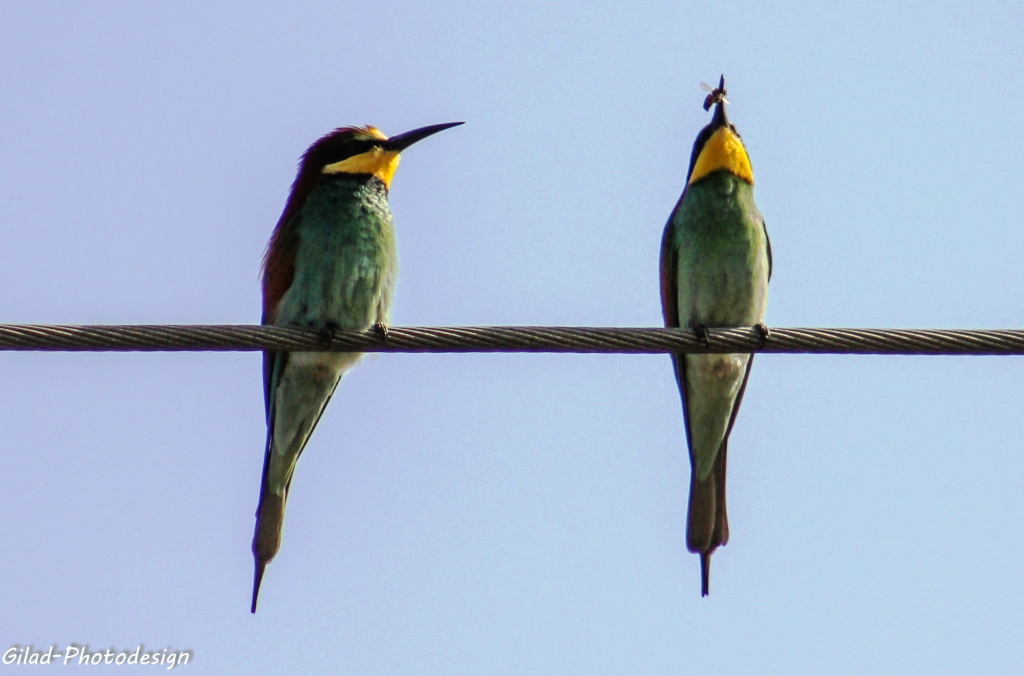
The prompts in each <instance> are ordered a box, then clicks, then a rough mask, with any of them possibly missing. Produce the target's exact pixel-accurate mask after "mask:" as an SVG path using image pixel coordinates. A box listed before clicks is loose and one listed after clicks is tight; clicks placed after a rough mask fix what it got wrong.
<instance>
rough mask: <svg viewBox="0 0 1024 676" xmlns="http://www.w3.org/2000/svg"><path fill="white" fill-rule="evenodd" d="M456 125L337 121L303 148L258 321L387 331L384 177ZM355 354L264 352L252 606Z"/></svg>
mask: <svg viewBox="0 0 1024 676" xmlns="http://www.w3.org/2000/svg"><path fill="white" fill-rule="evenodd" d="M460 124H462V122H450V123H446V124H437V125H432V126H428V127H421V128H419V129H414V130H412V131H409V132H406V133H404V134H399V135H398V136H392V137H390V138H389V137H388V136H386V135H385V134H384V133H383V132H381V131H380V130H379V129H377V128H376V127H373V126H366V127H341V128H339V129H335V130H334V131H332V132H330V133H328V134H327V135H325V136H323V137H322V138H320V139H319V140H317V141H316V142H314V143H313V144H312V145H311V146H310V147H309V149H308V150H306V152H305V153H304V154H303V155H302V158H301V160H300V161H299V169H298V173H297V175H296V177H295V182H294V183H293V184H292V187H291V193H290V194H289V196H288V201H287V202H286V203H285V207H284V211H283V212H282V214H281V217H280V219H278V221H277V226H276V227H275V228H274V231H273V233H272V234H271V236H270V241H269V242H268V244H267V249H266V253H265V254H264V256H263V266H262V273H263V276H262V287H263V317H262V323H263V324H265V325H272V326H291V327H306V328H312V329H314V330H316V331H317V332H318V333H319V334H320V335H321V337H322V339H324V341H325V342H326V343H329V342H330V339H331V337H332V336H333V335H334V333H335V332H336V331H338V330H342V329H367V328H370V327H376V328H377V329H378V331H380V332H381V333H382V334H383V335H382V337H384V338H385V339H386V336H387V334H386V331H387V323H388V319H389V315H390V311H391V302H392V298H393V296H394V288H395V281H396V278H397V273H398V259H397V256H396V251H395V233H394V225H393V222H392V218H391V211H390V209H389V208H388V191H389V189H390V187H391V179H392V178H393V177H394V174H395V170H396V169H397V168H398V162H399V156H400V153H401V152H402V151H403V150H405V149H406V148H408V147H409V146H411V145H412V144H414V143H416V142H418V141H421V140H423V139H425V138H427V137H428V136H431V135H433V134H436V133H437V132H440V131H443V130H445V129H449V128H451V127H455V126H458V125H460ZM361 357H362V354H361V353H358V352H284V351H273V350H268V351H265V352H264V353H263V402H264V408H265V412H266V419H267V438H266V447H265V451H264V459H263V478H262V481H261V484H260V497H259V504H258V506H257V508H256V529H255V533H254V535H253V540H252V553H253V557H254V558H255V564H256V571H255V578H254V580H253V589H252V607H251V609H250V610H251V612H253V613H255V612H256V601H257V599H258V597H259V591H260V583H261V582H262V580H263V573H264V571H265V569H266V566H267V564H268V563H269V562H270V561H271V560H272V559H273V558H274V556H275V555H276V554H277V552H278V549H279V548H280V546H281V526H282V523H283V521H284V510H285V502H286V501H287V499H288V490H289V488H290V486H291V481H292V474H293V472H294V471H295V464H296V461H297V460H298V458H299V455H300V454H301V453H302V449H303V448H304V447H305V446H306V442H308V441H309V438H310V435H312V433H313V429H314V428H315V427H316V424H317V422H318V421H319V420H320V417H321V416H322V415H323V412H324V410H325V409H326V407H327V403H328V402H329V401H330V399H331V395H333V394H334V390H335V388H336V387H337V385H338V382H339V381H340V380H341V377H342V376H343V375H344V374H345V373H346V372H347V371H348V370H350V369H351V368H352V367H354V366H355V365H356V364H357V363H358V362H359V360H360V358H361Z"/></svg>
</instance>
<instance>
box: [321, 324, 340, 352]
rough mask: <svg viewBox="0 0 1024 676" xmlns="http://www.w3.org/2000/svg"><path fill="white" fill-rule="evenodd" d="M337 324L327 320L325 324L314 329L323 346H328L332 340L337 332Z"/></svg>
mask: <svg viewBox="0 0 1024 676" xmlns="http://www.w3.org/2000/svg"><path fill="white" fill-rule="evenodd" d="M338 328H339V327H338V325H337V324H335V323H334V322H328V323H327V325H326V326H321V327H320V328H318V329H317V330H316V333H317V337H319V338H320V342H321V343H322V344H323V346H324V347H330V346H331V343H332V342H333V341H334V336H335V334H337V332H338Z"/></svg>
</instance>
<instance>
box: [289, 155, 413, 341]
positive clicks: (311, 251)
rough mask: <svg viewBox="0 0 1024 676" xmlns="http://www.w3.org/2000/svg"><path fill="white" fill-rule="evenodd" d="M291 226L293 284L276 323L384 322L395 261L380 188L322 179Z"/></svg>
mask: <svg viewBox="0 0 1024 676" xmlns="http://www.w3.org/2000/svg"><path fill="white" fill-rule="evenodd" d="M295 218H296V219H297V220H296V222H295V232H296V234H297V235H298V249H297V251H296V257H295V277H294V279H293V281H292V285H291V287H290V288H289V289H288V291H287V293H286V294H285V296H284V298H283V299H282V305H281V310H280V312H279V315H278V322H277V323H299V324H308V325H311V326H322V325H324V324H325V323H333V324H336V325H337V326H338V327H341V328H363V327H367V326H370V325H372V324H373V323H374V322H377V321H383V322H386V321H387V319H388V317H387V315H388V313H389V311H390V307H391V297H392V294H393V291H394V284H395V277H396V275H397V255H396V250H395V233H394V226H393V224H392V220H391V211H390V209H388V201H387V190H386V189H385V187H384V184H383V183H381V182H380V180H379V179H376V178H370V177H361V176H344V175H341V176H327V177H324V179H323V180H322V181H321V183H320V184H319V185H317V187H315V188H314V189H313V190H312V191H311V192H310V194H309V196H308V197H307V198H306V202H305V204H304V206H303V208H302V209H301V211H299V213H298V214H296V217H295Z"/></svg>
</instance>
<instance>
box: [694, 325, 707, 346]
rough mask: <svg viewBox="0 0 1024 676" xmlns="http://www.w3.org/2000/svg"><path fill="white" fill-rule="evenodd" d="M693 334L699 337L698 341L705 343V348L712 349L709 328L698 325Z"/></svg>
mask: <svg viewBox="0 0 1024 676" xmlns="http://www.w3.org/2000/svg"><path fill="white" fill-rule="evenodd" d="M693 333H694V334H695V335H696V336H697V340H699V341H700V342H702V343H704V347H711V340H710V339H709V337H708V327H706V326H704V325H703V324H697V326H695V327H693Z"/></svg>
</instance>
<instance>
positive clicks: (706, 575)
mask: <svg viewBox="0 0 1024 676" xmlns="http://www.w3.org/2000/svg"><path fill="white" fill-rule="evenodd" d="M710 581H711V552H701V553H700V595H701V597H704V596H707V595H708V583H709V582H710ZM254 607H255V606H254Z"/></svg>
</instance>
